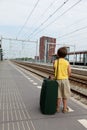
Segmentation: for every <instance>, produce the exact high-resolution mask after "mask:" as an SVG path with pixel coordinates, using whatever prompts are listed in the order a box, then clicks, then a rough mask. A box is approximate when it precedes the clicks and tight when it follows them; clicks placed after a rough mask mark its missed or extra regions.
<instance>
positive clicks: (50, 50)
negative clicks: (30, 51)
mask: <svg viewBox="0 0 87 130" xmlns="http://www.w3.org/2000/svg"><path fill="white" fill-rule="evenodd" d="M55 47H56V38H51V37H46V36H42V37H41V38H40V46H39V58H40V61H45V62H50V61H51V57H52V55H53V54H54V53H55Z"/></svg>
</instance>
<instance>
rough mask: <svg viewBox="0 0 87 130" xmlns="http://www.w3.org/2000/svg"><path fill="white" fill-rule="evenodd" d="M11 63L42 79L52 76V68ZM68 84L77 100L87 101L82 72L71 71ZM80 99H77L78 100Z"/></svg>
mask: <svg viewBox="0 0 87 130" xmlns="http://www.w3.org/2000/svg"><path fill="white" fill-rule="evenodd" d="M12 62H13V63H14V64H16V65H18V66H20V67H22V68H24V69H26V70H28V71H31V72H32V73H35V74H36V75H39V76H40V77H42V78H45V77H48V76H49V75H52V76H54V72H53V68H52V66H49V65H48V66H47V65H41V64H35V63H26V62H17V61H12ZM75 72H76V73H75ZM70 82H71V84H72V85H71V86H72V87H71V90H72V92H73V93H74V94H75V95H76V97H77V98H78V96H77V95H79V96H80V97H82V98H85V99H86V100H87V76H86V73H85V74H84V75H83V72H81V73H80V72H79V71H75V70H73V71H72V75H71V77H70ZM80 97H79V98H78V99H80ZM86 104H87V103H86Z"/></svg>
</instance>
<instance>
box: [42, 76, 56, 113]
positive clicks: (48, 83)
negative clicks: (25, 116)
mask: <svg viewBox="0 0 87 130" xmlns="http://www.w3.org/2000/svg"><path fill="white" fill-rule="evenodd" d="M57 94H58V83H57V81H56V80H51V79H48V78H45V79H44V80H43V83H42V88H41V93H40V110H41V112H42V113H43V114H48V115H51V114H54V113H55V112H56V108H57Z"/></svg>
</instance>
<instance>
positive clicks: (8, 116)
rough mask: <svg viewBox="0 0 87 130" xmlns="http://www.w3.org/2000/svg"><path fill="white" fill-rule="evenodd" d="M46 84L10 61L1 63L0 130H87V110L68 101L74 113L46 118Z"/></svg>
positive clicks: (73, 101) (74, 102) (86, 107)
mask: <svg viewBox="0 0 87 130" xmlns="http://www.w3.org/2000/svg"><path fill="white" fill-rule="evenodd" d="M41 84H42V80H40V79H39V78H38V77H35V75H32V74H31V73H30V72H27V71H24V70H22V69H19V68H18V67H17V66H15V65H13V64H12V63H11V62H9V61H2V62H0V130H86V129H87V106H85V105H82V104H80V103H78V102H76V101H75V100H74V99H73V98H71V99H70V100H69V101H68V106H69V110H70V112H69V113H67V114H64V113H62V104H61V111H60V113H55V114H54V115H43V114H41V112H40V109H39V98H40V91H41Z"/></svg>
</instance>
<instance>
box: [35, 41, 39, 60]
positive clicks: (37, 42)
mask: <svg viewBox="0 0 87 130" xmlns="http://www.w3.org/2000/svg"><path fill="white" fill-rule="evenodd" d="M37 49H38V40H37V42H36V59H35V60H36V62H37Z"/></svg>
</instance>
